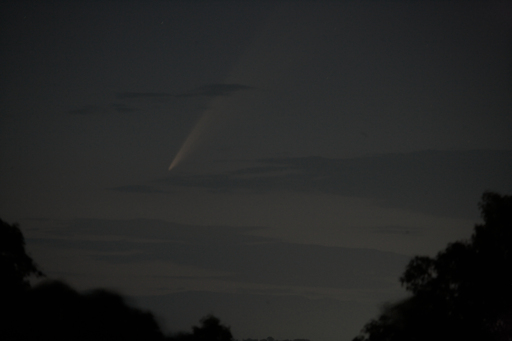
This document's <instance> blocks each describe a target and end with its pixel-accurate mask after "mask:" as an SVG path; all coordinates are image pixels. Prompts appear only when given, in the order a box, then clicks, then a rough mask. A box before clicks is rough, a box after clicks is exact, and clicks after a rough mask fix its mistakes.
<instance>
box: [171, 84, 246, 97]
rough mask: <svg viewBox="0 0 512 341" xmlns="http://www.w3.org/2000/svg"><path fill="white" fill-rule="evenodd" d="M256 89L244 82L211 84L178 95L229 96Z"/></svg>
mask: <svg viewBox="0 0 512 341" xmlns="http://www.w3.org/2000/svg"><path fill="white" fill-rule="evenodd" d="M250 89H254V88H253V87H251V86H247V85H242V84H209V85H205V86H201V87H198V88H194V89H191V90H188V91H186V92H183V93H181V94H178V95H177V97H199V96H207V97H214V96H228V95H231V94H232V93H235V92H237V91H243V90H250Z"/></svg>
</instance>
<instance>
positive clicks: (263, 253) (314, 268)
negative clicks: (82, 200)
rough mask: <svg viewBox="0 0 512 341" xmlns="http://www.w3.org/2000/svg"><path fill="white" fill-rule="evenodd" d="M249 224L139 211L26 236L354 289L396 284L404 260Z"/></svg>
mask: <svg viewBox="0 0 512 341" xmlns="http://www.w3.org/2000/svg"><path fill="white" fill-rule="evenodd" d="M251 230H253V228H241V227H236V228H235V227H223V226H204V227H201V226H190V225H179V224H174V223H168V222H163V221H155V220H143V219H140V220H129V221H109V220H75V221H72V222H71V223H70V224H69V225H67V226H65V228H60V229H59V230H58V233H57V234H54V235H53V236H51V235H50V236H47V237H45V238H37V239H31V243H37V244H39V245H40V246H44V245H47V246H48V247H52V248H59V249H60V248H62V249H68V248H72V249H74V250H87V251H88V252H89V253H92V254H96V255H95V256H94V258H95V259H96V260H98V261H102V262H108V263H113V264H120V263H124V264H129V263H132V262H141V261H164V262H165V261H169V262H172V263H173V264H179V265H185V266H193V267H197V268H202V269H206V270H212V271H216V272H219V273H227V274H229V275H226V276H223V277H222V279H223V280H226V281H231V282H240V283H256V284H265V285H288V286H303V287H324V288H338V289H339V288H345V289H357V290H364V289H379V290H380V289H392V288H394V287H396V285H397V284H396V278H398V276H399V274H400V273H401V271H402V270H403V269H404V266H405V264H406V262H407V260H408V257H407V256H402V255H398V254H394V253H390V252H381V251H376V250H369V249H350V248H340V247H325V246H319V245H302V244H292V243H286V242H282V241H279V240H275V239H269V238H263V237H255V236H251V235H249V234H248V233H249V232H250V231H251ZM93 237H96V238H93ZM306 274H307V275H306ZM166 275H167V276H169V277H170V278H172V276H173V274H166Z"/></svg>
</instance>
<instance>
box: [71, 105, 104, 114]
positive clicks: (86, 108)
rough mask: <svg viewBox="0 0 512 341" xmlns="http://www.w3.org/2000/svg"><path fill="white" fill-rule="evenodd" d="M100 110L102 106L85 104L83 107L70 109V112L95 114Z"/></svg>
mask: <svg viewBox="0 0 512 341" xmlns="http://www.w3.org/2000/svg"><path fill="white" fill-rule="evenodd" d="M100 111H101V110H100V108H99V107H98V106H96V105H84V106H82V107H81V108H76V109H71V110H68V113H69V114H72V115H93V114H98V113H99V112H100Z"/></svg>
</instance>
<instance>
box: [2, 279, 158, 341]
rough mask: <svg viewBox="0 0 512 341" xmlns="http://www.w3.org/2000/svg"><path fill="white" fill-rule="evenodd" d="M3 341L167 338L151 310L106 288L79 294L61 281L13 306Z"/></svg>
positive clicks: (42, 287) (30, 293) (32, 292)
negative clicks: (134, 303) (135, 304)
mask: <svg viewBox="0 0 512 341" xmlns="http://www.w3.org/2000/svg"><path fill="white" fill-rule="evenodd" d="M9 320H10V321H9V322H10V323H9V324H8V325H7V324H6V325H5V326H4V330H3V331H2V332H3V337H2V339H3V340H40V339H48V340H80V341H82V340H83V341H85V340H143V339H144V340H164V335H163V334H162V332H161V331H160V327H159V326H158V324H157V323H156V321H155V319H154V317H153V315H152V314H151V313H150V312H143V311H141V310H139V309H136V308H133V307H130V306H128V305H127V304H126V303H125V301H124V299H123V298H122V297H121V296H119V295H117V294H115V293H111V292H108V291H106V290H94V291H92V292H90V293H86V294H80V293H78V292H77V291H75V290H74V289H72V288H71V287H69V286H68V285H66V284H64V283H62V282H59V281H48V282H45V283H42V284H40V285H38V286H36V287H34V288H33V289H31V290H28V291H27V292H26V294H25V295H23V296H22V297H21V299H20V300H19V301H18V302H17V304H16V305H15V306H14V307H13V308H12V309H11V311H10V314H9Z"/></svg>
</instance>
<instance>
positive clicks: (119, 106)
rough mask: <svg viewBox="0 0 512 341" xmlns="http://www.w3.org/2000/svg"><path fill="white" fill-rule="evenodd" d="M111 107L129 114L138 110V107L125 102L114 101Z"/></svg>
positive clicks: (121, 112)
mask: <svg viewBox="0 0 512 341" xmlns="http://www.w3.org/2000/svg"><path fill="white" fill-rule="evenodd" d="M111 107H112V108H113V109H114V110H115V111H117V112H118V113H120V114H127V113H131V112H136V111H138V109H136V108H133V107H130V106H128V105H126V104H123V103H112V104H111Z"/></svg>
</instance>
